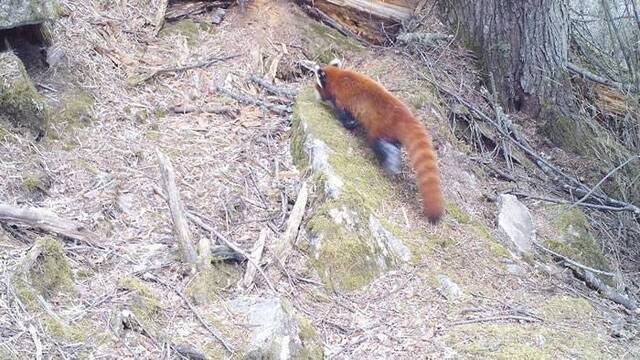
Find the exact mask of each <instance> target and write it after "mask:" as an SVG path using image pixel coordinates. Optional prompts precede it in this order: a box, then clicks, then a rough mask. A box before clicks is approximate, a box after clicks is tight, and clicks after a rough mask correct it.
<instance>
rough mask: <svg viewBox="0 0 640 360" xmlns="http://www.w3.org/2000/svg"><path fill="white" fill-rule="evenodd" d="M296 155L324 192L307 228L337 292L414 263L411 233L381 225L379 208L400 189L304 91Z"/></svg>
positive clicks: (296, 120) (325, 277) (317, 260)
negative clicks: (408, 242)
mask: <svg viewBox="0 0 640 360" xmlns="http://www.w3.org/2000/svg"><path fill="white" fill-rule="evenodd" d="M292 136H293V139H292V152H293V156H294V160H295V162H296V164H297V165H298V166H299V167H307V166H308V167H310V168H311V173H312V176H311V178H312V183H313V184H314V185H315V188H316V189H320V192H321V193H322V194H321V198H320V201H318V202H317V203H316V206H315V209H314V211H313V215H312V216H311V217H310V219H309V221H308V223H307V226H306V229H307V230H308V235H309V238H310V241H309V242H308V243H307V244H306V245H307V247H306V250H307V251H308V252H309V253H310V255H311V256H310V257H311V265H312V266H313V267H314V268H315V270H317V272H318V274H319V276H320V277H321V279H322V281H323V282H324V283H325V284H326V285H327V286H328V287H330V288H332V289H340V290H347V291H348V290H354V289H357V288H360V287H362V286H365V285H367V284H368V283H370V282H371V281H372V280H373V279H375V278H376V277H377V276H378V275H379V274H380V273H382V272H383V271H386V270H389V269H391V268H393V267H395V266H396V265H397V264H399V263H401V262H403V261H408V260H410V258H411V251H410V250H409V248H408V247H407V246H405V244H404V243H403V240H404V235H405V234H398V231H395V230H397V229H394V228H393V227H391V226H388V224H386V221H381V220H380V218H379V217H378V216H376V210H377V209H379V208H380V206H381V205H382V204H383V203H384V202H386V201H388V200H389V199H391V198H392V197H393V195H394V190H393V189H392V187H391V182H390V181H389V180H388V179H387V178H385V175H384V174H383V172H382V171H381V170H380V168H379V166H378V165H377V163H376V162H375V160H374V159H373V156H372V155H371V153H370V152H367V151H362V150H363V149H364V150H366V145H364V142H363V141H362V140H361V139H360V138H358V137H356V136H353V134H350V133H349V132H348V131H347V130H345V129H344V128H342V127H341V126H340V125H339V123H338V121H336V119H335V118H334V115H333V113H332V112H331V111H330V110H329V109H328V108H327V107H326V106H324V105H321V104H320V103H318V102H317V101H315V99H314V95H313V90H312V89H306V90H305V91H303V92H301V94H300V95H299V98H298V100H297V103H296V107H295V111H294V115H293V135H292Z"/></svg>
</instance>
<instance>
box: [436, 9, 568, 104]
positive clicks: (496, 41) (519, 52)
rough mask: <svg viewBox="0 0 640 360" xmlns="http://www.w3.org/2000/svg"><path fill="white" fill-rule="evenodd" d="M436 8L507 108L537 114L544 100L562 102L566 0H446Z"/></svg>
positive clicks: (566, 18) (565, 43) (566, 38)
mask: <svg viewBox="0 0 640 360" xmlns="http://www.w3.org/2000/svg"><path fill="white" fill-rule="evenodd" d="M440 7H441V10H443V14H444V15H445V17H446V20H447V21H448V22H449V24H450V25H451V26H452V27H453V28H454V29H457V28H458V26H459V27H460V33H461V34H462V36H463V39H464V40H465V42H466V43H467V44H468V45H470V46H471V47H472V48H473V49H474V50H476V52H477V53H478V55H479V56H480V58H481V59H482V62H483V65H484V68H485V70H486V74H485V75H486V76H487V80H489V79H490V78H491V77H493V79H494V81H495V84H496V91H497V93H498V94H497V95H498V97H499V99H500V101H501V103H502V104H503V106H504V107H505V108H506V109H507V110H508V111H519V110H522V111H525V112H527V113H529V114H531V115H533V116H537V115H538V114H539V112H540V110H541V108H542V106H543V105H545V103H546V102H550V103H552V104H564V102H565V101H564V99H562V97H563V96H562V94H563V92H562V91H561V90H560V88H561V87H562V84H563V83H564V81H563V78H564V74H565V65H566V63H567V56H568V55H567V54H568V37H569V9H568V1H567V0H519V1H515V0H447V1H440Z"/></svg>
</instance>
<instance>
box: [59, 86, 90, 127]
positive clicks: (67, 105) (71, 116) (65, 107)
mask: <svg viewBox="0 0 640 360" xmlns="http://www.w3.org/2000/svg"><path fill="white" fill-rule="evenodd" d="M93 104H94V98H93V96H92V95H91V94H90V93H88V92H86V91H77V92H75V93H71V94H67V95H66V96H65V97H64V98H63V99H62V101H61V103H60V106H58V108H57V109H55V110H54V112H53V116H52V121H55V122H57V123H61V124H66V125H68V126H79V125H87V124H89V123H90V122H91V121H92V120H93V113H92V106H93Z"/></svg>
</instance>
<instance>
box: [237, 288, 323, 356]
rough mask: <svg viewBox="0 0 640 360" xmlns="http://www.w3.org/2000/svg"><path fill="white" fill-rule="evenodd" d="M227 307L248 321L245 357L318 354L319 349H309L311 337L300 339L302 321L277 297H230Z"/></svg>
mask: <svg viewBox="0 0 640 360" xmlns="http://www.w3.org/2000/svg"><path fill="white" fill-rule="evenodd" d="M229 308H230V309H231V311H232V312H234V313H236V314H240V315H242V316H245V317H246V320H247V323H248V324H247V329H248V330H249V331H250V334H248V336H247V337H248V343H249V344H248V347H247V349H246V351H245V359H270V360H271V359H272V360H276V359H277V360H286V359H291V358H294V357H295V358H300V357H305V355H308V354H317V351H318V349H311V348H310V346H311V344H310V343H311V341H310V339H303V338H302V334H301V331H300V328H301V324H300V323H299V322H298V320H297V318H296V317H295V316H294V314H293V313H292V310H290V309H289V308H288V306H286V305H285V304H284V303H283V302H282V300H280V299H279V298H258V297H248V296H243V297H239V298H237V299H234V300H232V301H231V302H230V303H229ZM307 325H308V324H307ZM321 352H322V351H321V350H320V353H321Z"/></svg>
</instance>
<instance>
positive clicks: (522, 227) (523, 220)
mask: <svg viewBox="0 0 640 360" xmlns="http://www.w3.org/2000/svg"><path fill="white" fill-rule="evenodd" d="M498 205H499V207H500V210H499V213H498V227H499V228H500V230H502V231H503V232H504V233H505V234H506V236H507V238H508V239H509V240H510V241H511V243H512V244H513V245H514V247H515V249H516V251H517V252H518V253H519V254H523V253H530V252H531V248H532V246H533V241H534V240H535V237H536V227H535V224H534V222H533V217H532V216H531V212H529V209H528V208H527V207H526V206H525V205H524V204H523V203H521V202H520V201H519V200H518V199H517V198H516V197H515V196H513V195H510V194H501V195H500V198H499V199H498Z"/></svg>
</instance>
